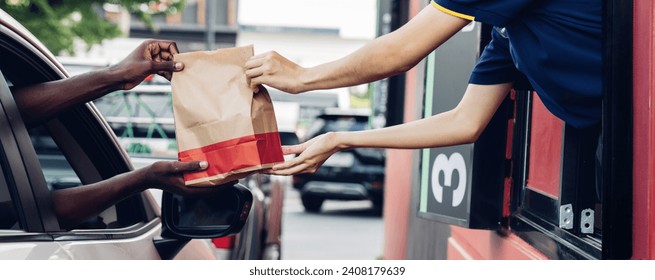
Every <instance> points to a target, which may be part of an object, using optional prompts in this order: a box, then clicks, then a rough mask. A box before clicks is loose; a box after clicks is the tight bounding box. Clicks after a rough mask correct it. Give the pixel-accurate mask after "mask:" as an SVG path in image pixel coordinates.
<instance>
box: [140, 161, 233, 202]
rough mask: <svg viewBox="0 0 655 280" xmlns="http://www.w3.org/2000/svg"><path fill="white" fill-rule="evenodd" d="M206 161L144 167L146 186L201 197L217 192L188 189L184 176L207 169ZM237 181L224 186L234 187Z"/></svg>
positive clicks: (170, 162) (161, 162) (203, 188)
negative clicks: (201, 195)
mask: <svg viewBox="0 0 655 280" xmlns="http://www.w3.org/2000/svg"><path fill="white" fill-rule="evenodd" d="M207 166H208V164H207V162H206V161H191V162H180V161H158V162H155V163H153V164H152V165H150V166H147V167H144V171H145V175H144V179H143V180H144V182H143V183H144V185H146V186H148V187H153V188H158V189H161V190H163V191H167V192H171V193H174V194H179V195H200V194H204V193H210V192H213V191H216V189H217V188H220V186H217V187H188V186H185V185H184V178H183V177H182V175H183V174H184V173H189V172H198V171H202V170H205V169H207ZM236 183H237V181H234V182H229V183H227V184H224V185H234V184H236Z"/></svg>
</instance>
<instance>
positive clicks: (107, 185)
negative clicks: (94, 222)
mask: <svg viewBox="0 0 655 280" xmlns="http://www.w3.org/2000/svg"><path fill="white" fill-rule="evenodd" d="M206 168H207V162H199V161H193V162H178V161H159V162H156V163H154V164H152V165H150V166H147V167H143V168H141V169H137V170H134V171H130V172H127V173H123V174H119V175H116V176H114V177H111V178H109V179H106V180H103V181H100V182H97V183H94V184H88V185H84V186H79V187H75V188H67V189H61V190H56V191H53V192H52V193H51V195H52V200H53V204H54V209H55V213H56V214H57V217H58V219H59V224H60V226H61V227H62V228H65V229H70V228H74V227H75V226H76V225H78V224H79V223H81V222H84V221H85V220H87V219H89V218H91V217H93V216H95V215H98V213H101V212H102V211H104V210H105V209H107V208H109V207H110V206H112V205H114V204H116V203H118V202H120V201H121V200H124V199H126V198H128V197H130V196H132V195H134V194H136V193H139V192H142V191H144V190H146V189H149V188H157V189H161V190H163V191H166V192H171V193H175V194H179V195H202V194H205V193H211V192H215V191H217V187H214V188H193V187H187V186H185V185H184V180H183V179H182V174H183V173H186V172H196V171H200V170H204V169H206ZM234 183H236V182H231V183H228V184H234Z"/></svg>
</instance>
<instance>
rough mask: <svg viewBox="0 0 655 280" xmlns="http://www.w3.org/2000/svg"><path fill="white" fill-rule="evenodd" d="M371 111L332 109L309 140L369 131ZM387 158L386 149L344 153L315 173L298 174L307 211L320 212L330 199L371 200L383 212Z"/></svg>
mask: <svg viewBox="0 0 655 280" xmlns="http://www.w3.org/2000/svg"><path fill="white" fill-rule="evenodd" d="M368 112H369V111H368V110H363V111H360V110H340V109H333V108H328V109H326V110H325V111H324V112H323V113H322V114H320V115H318V116H317V118H316V120H315V121H314V123H313V124H312V126H311V127H310V129H309V130H308V135H307V136H308V138H307V139H311V138H313V137H315V136H318V135H321V134H324V133H327V132H330V131H358V130H365V129H368V128H369V113H368ZM385 158H386V157H385V151H384V150H383V149H372V148H357V149H350V150H344V151H341V152H338V153H335V154H334V155H332V156H331V157H330V158H328V159H327V160H326V161H325V163H323V165H322V166H321V167H320V168H319V169H318V170H316V172H315V173H313V174H299V175H295V176H294V178H293V181H294V184H293V185H294V188H295V189H297V190H298V191H300V194H301V196H300V197H301V200H302V203H303V206H304V207H305V211H308V212H319V211H320V210H321V206H322V205H323V202H324V201H325V200H326V199H334V200H370V201H372V202H373V206H374V207H375V208H376V209H381V208H382V204H383V203H382V202H383V197H384V196H383V194H384V189H383V187H384V171H385V168H384V166H385Z"/></svg>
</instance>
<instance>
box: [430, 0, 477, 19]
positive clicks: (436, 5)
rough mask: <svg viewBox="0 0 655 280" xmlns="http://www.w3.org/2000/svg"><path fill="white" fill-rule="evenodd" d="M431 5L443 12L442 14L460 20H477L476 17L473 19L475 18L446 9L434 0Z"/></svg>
mask: <svg viewBox="0 0 655 280" xmlns="http://www.w3.org/2000/svg"><path fill="white" fill-rule="evenodd" d="M431 4H432V6H433V7H435V8H437V9H439V10H440V11H442V12H444V13H446V14H449V15H451V16H456V17H458V18H463V19H465V20H470V21H473V20H474V19H475V17H473V16H469V15H465V14H462V13H458V12H455V11H453V10H449V9H446V8H444V7H443V6H441V5H439V4H437V2H435V1H434V0H432V2H431Z"/></svg>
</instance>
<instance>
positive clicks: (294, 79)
mask: <svg viewBox="0 0 655 280" xmlns="http://www.w3.org/2000/svg"><path fill="white" fill-rule="evenodd" d="M245 68H246V78H248V81H249V83H250V87H251V88H252V91H253V92H255V93H257V92H259V86H260V85H264V84H265V85H268V86H271V87H274V88H276V89H279V90H281V91H285V92H288V93H294V94H295V93H299V92H301V91H302V87H301V86H302V82H301V81H300V79H299V77H300V76H301V73H302V71H304V70H305V69H304V68H303V67H300V66H299V65H298V64H295V63H293V62H291V61H290V60H288V59H286V58H285V57H283V56H281V55H280V54H278V53H277V52H267V53H263V54H259V55H256V56H253V57H251V58H250V59H249V60H248V61H247V62H246V65H245Z"/></svg>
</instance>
